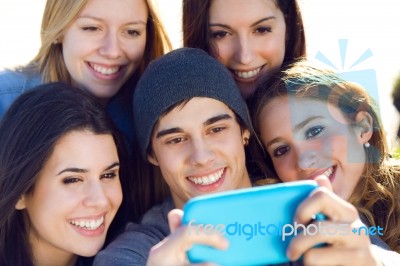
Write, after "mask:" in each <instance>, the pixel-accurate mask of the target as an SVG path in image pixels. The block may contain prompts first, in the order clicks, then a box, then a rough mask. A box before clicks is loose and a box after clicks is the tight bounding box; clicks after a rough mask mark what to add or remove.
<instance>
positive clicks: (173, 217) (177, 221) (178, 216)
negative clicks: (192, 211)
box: [168, 209, 183, 233]
mask: <svg viewBox="0 0 400 266" xmlns="http://www.w3.org/2000/svg"><path fill="white" fill-rule="evenodd" d="M182 217H183V211H182V210H179V209H173V210H171V211H170V212H169V213H168V225H169V230H171V233H173V232H175V231H176V229H178V228H179V227H180V226H181V225H182Z"/></svg>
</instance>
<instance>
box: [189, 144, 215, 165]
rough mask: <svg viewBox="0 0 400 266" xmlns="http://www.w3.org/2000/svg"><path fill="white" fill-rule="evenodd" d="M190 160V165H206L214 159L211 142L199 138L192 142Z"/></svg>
mask: <svg viewBox="0 0 400 266" xmlns="http://www.w3.org/2000/svg"><path fill="white" fill-rule="evenodd" d="M192 143H193V144H192V150H191V156H190V161H191V164H192V165H201V166H203V165H208V164H210V163H212V162H213V161H214V159H215V154H214V152H213V150H212V147H211V144H210V143H207V142H206V141H205V140H204V139H202V138H200V139H198V140H195V141H193V142H192Z"/></svg>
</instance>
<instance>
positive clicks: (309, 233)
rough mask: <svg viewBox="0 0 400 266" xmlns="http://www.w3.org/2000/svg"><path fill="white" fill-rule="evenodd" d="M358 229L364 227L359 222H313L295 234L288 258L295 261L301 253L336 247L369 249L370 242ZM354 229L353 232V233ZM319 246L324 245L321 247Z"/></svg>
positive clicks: (288, 251)
mask: <svg viewBox="0 0 400 266" xmlns="http://www.w3.org/2000/svg"><path fill="white" fill-rule="evenodd" d="M360 227H365V226H364V224H363V223H362V222H361V221H360V220H357V221H354V222H353V223H351V224H349V223H338V222H329V221H324V222H320V221H319V222H314V223H312V224H310V225H307V226H306V228H305V229H304V230H303V231H301V232H297V236H296V237H295V238H293V239H292V240H291V242H290V244H289V247H288V250H287V254H288V257H289V258H291V259H293V260H296V259H298V258H299V257H300V256H301V255H302V254H303V253H304V254H305V253H307V252H309V251H311V250H314V249H315V250H320V249H321V250H325V251H329V250H331V249H332V250H334V249H336V248H338V247H340V248H345V249H369V248H370V245H371V242H370V240H369V237H368V235H367V234H360V233H357V232H359V230H358V229H359V228H360ZM354 229H355V231H354ZM321 244H326V245H324V246H323V247H321Z"/></svg>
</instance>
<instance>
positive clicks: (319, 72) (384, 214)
mask: <svg viewBox="0 0 400 266" xmlns="http://www.w3.org/2000/svg"><path fill="white" fill-rule="evenodd" d="M285 95H291V96H294V97H300V98H301V97H306V98H312V99H317V100H320V101H325V102H329V103H330V104H332V105H334V106H336V107H337V108H339V109H340V110H341V111H342V113H343V114H344V115H345V116H346V117H347V118H348V119H349V121H351V122H354V123H355V120H354V119H355V116H356V114H357V113H358V112H360V111H365V112H368V113H369V114H370V115H371V117H372V118H373V125H372V126H373V134H372V137H371V139H370V140H369V143H370V144H371V146H370V148H365V149H364V150H365V153H366V158H367V159H366V164H365V168H364V172H363V174H362V176H361V178H360V180H359V182H358V184H357V186H356V189H355V190H354V191H353V193H352V195H351V197H350V199H349V200H348V201H349V202H350V203H352V204H353V205H354V206H356V208H357V209H358V211H359V212H360V213H362V214H363V215H365V217H366V218H367V219H368V222H369V223H370V225H375V226H377V225H379V226H381V227H382V228H384V235H383V236H382V239H383V240H384V241H385V242H386V243H387V244H388V245H389V246H390V247H391V248H392V249H393V250H395V251H397V252H400V227H399V224H400V193H399V191H400V167H399V165H398V163H397V164H395V163H393V161H392V160H391V159H390V155H389V152H388V148H387V144H386V137H385V133H384V129H383V126H382V124H381V122H380V119H379V116H378V115H377V112H376V111H375V108H374V104H373V102H372V100H371V98H370V97H369V95H368V93H367V91H366V90H365V89H364V88H363V87H361V86H359V85H357V84H355V83H351V82H347V81H345V80H343V79H340V78H339V77H338V76H337V75H336V74H335V73H333V72H331V71H329V70H323V69H320V68H317V67H315V66H313V65H312V64H311V63H309V62H306V61H298V62H296V63H294V64H292V65H289V66H286V67H284V68H283V69H282V70H280V71H277V72H276V73H273V74H271V75H269V76H268V77H266V78H265V80H264V81H263V82H262V83H261V84H260V85H259V87H258V89H257V91H256V93H255V95H254V97H253V101H252V102H251V103H250V106H251V115H252V119H253V126H254V130H255V132H256V134H257V135H260V130H259V128H260V123H261V121H262V120H261V119H260V114H261V111H262V109H263V108H264V106H265V105H266V104H268V102H270V101H271V100H272V99H273V98H275V97H280V96H285ZM264 162H265V163H267V164H268V166H269V167H271V168H273V166H272V163H271V160H270V158H269V156H268V155H266V157H265V159H264Z"/></svg>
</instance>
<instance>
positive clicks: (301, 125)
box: [294, 115, 323, 131]
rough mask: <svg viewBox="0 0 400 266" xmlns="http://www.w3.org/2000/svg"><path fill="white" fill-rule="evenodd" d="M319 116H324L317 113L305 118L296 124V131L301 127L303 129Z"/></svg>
mask: <svg viewBox="0 0 400 266" xmlns="http://www.w3.org/2000/svg"><path fill="white" fill-rule="evenodd" d="M319 118H323V117H322V116H320V115H316V116H311V117H309V118H307V119H306V120H304V121H303V122H300V123H298V124H297V125H295V126H294V131H298V130H300V129H302V128H303V127H304V126H305V125H307V124H308V123H310V122H311V121H313V120H315V119H319Z"/></svg>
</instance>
